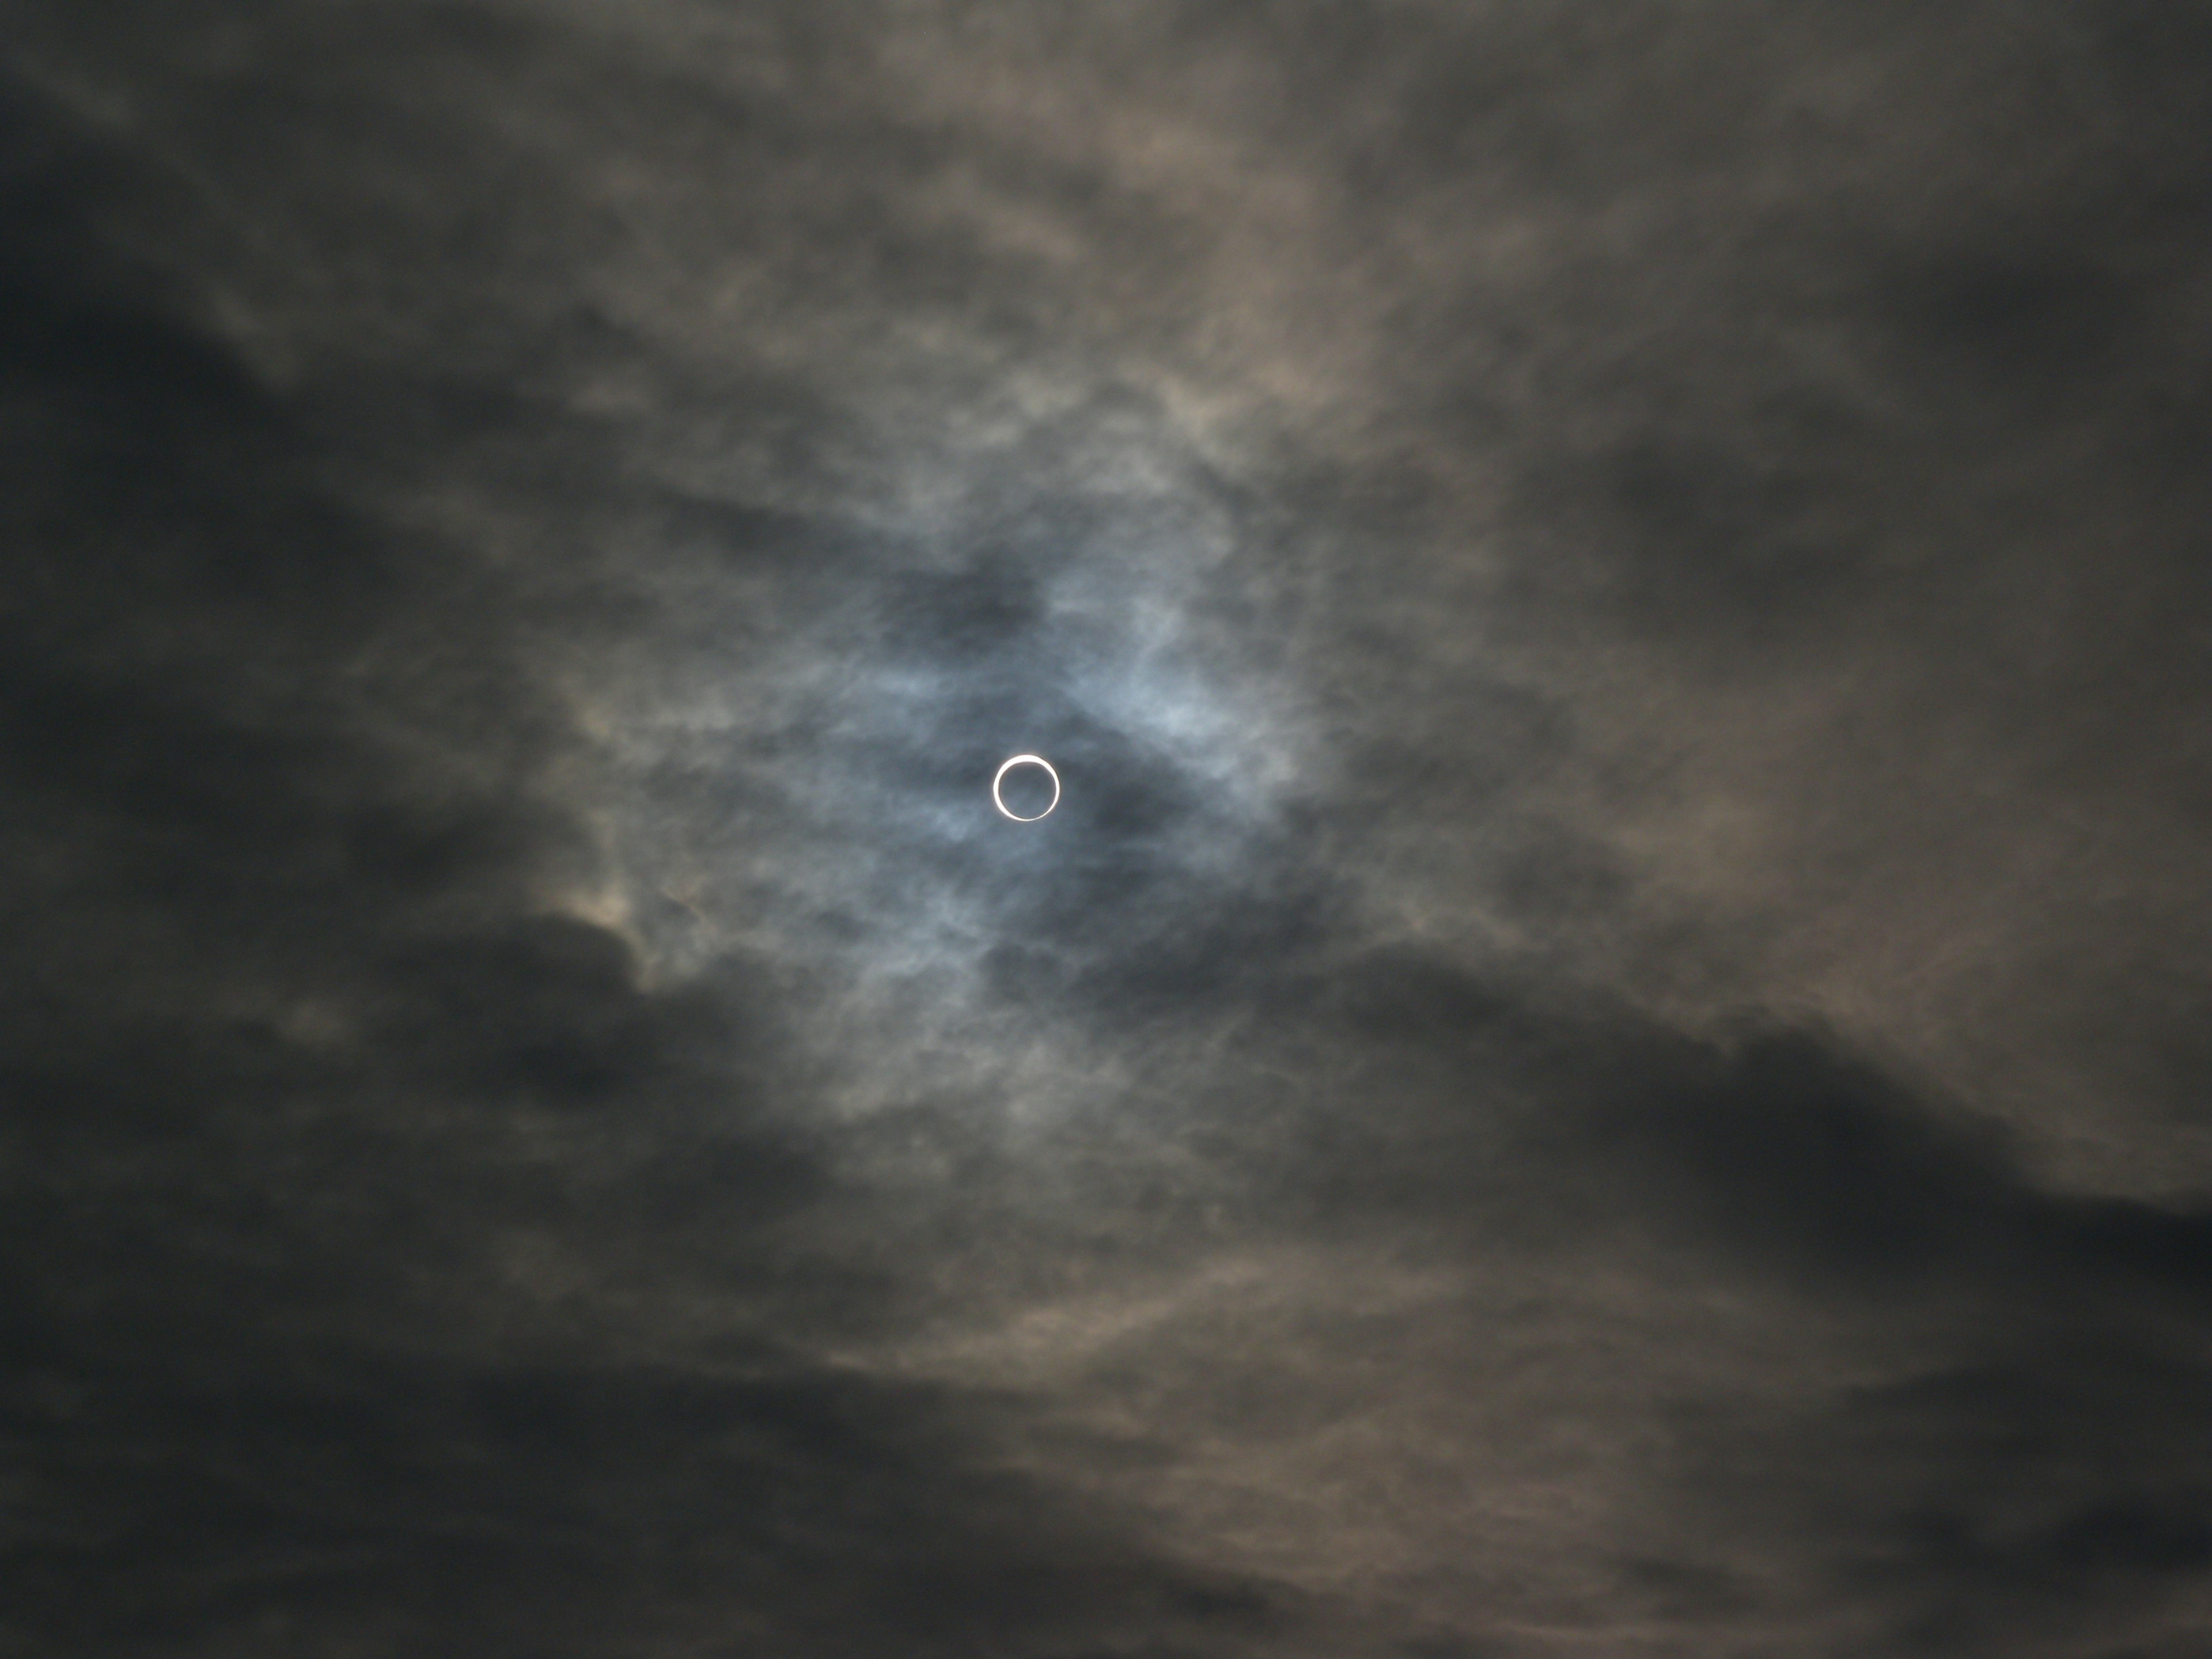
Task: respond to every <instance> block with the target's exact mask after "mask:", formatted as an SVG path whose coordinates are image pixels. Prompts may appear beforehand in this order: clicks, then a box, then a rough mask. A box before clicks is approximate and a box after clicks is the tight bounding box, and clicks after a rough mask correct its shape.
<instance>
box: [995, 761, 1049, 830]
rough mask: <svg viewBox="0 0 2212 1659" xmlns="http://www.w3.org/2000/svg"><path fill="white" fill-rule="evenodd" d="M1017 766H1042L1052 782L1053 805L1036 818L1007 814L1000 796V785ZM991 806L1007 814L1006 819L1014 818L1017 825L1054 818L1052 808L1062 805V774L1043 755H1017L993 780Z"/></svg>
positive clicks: (1012, 813) (1004, 765)
mask: <svg viewBox="0 0 2212 1659" xmlns="http://www.w3.org/2000/svg"><path fill="white" fill-rule="evenodd" d="M1017 766H1042V768H1044V775H1045V776H1047V777H1048V778H1050V779H1051V780H1052V805H1051V806H1048V807H1046V808H1045V809H1044V811H1042V812H1040V813H1038V814H1037V815H1036V817H1030V818H1025V817H1023V816H1022V815H1021V814H1020V813H1018V812H1007V811H1006V801H1005V800H1004V799H1002V798H1001V797H1000V794H999V785H1000V783H1002V782H1004V781H1005V780H1006V774H1007V773H1009V772H1011V771H1012V770H1013V769H1014V768H1016V767H1017ZM991 805H994V806H995V807H997V808H998V809H999V811H1001V812H1005V813H1006V817H1010V818H1012V820H1013V821H1014V822H1015V823H1036V821H1037V818H1048V817H1051V816H1052V808H1053V807H1054V806H1057V805H1060V774H1059V773H1057V772H1055V771H1054V770H1053V769H1052V763H1051V762H1050V761H1048V760H1047V759H1046V758H1045V757H1043V756H1042V755H1016V756H1015V757H1013V758H1012V759H1011V760H1009V761H1006V763H1003V764H1002V765H1000V768H999V775H998V776H996V777H994V778H993V779H992V780H991Z"/></svg>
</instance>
